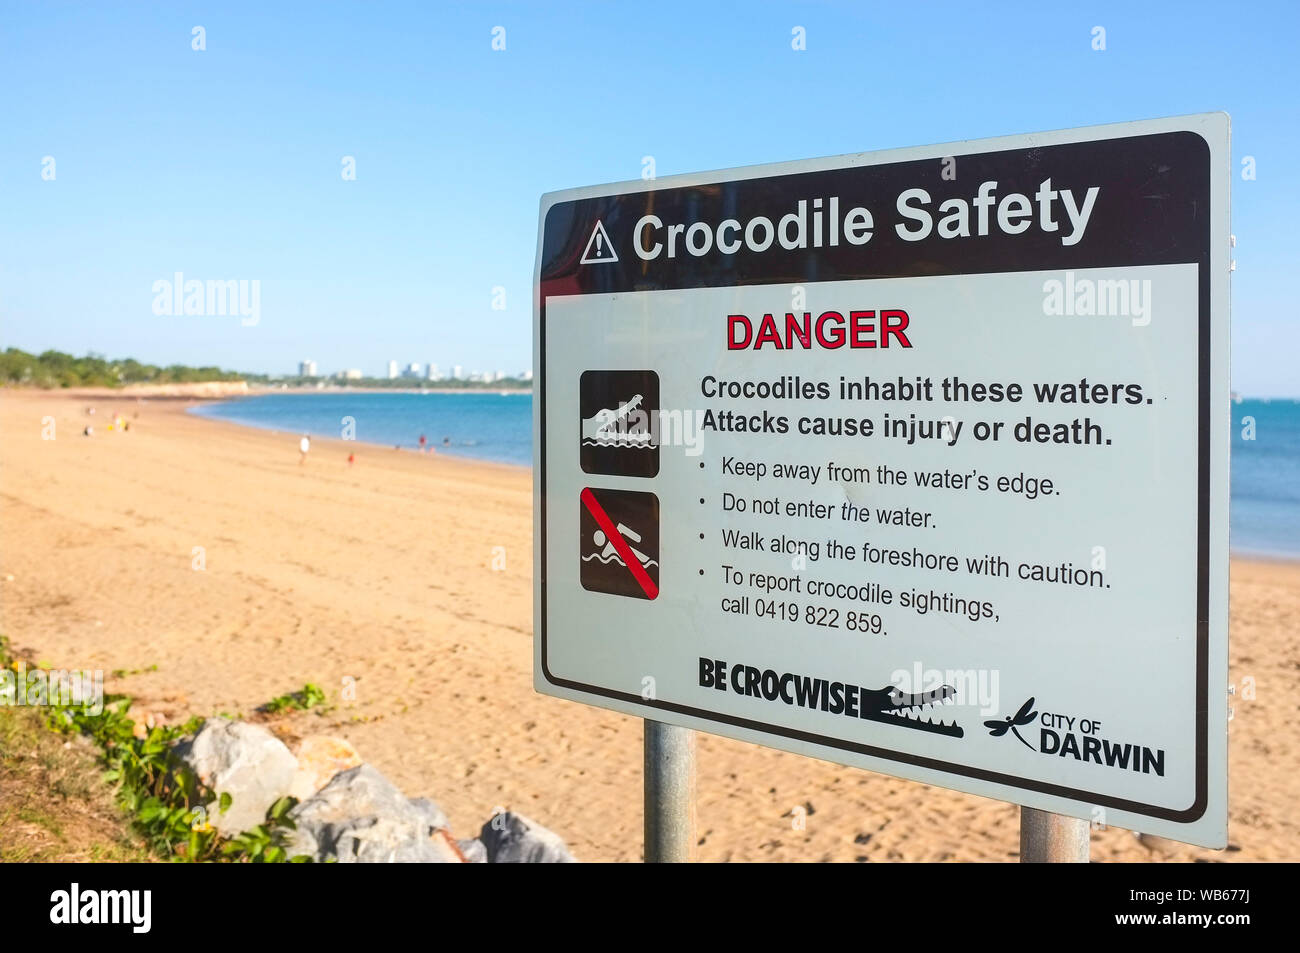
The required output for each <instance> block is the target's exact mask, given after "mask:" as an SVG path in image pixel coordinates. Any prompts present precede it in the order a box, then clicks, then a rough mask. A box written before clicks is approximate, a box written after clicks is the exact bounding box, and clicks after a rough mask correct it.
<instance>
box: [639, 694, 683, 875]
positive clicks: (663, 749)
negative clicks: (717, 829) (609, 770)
mask: <svg viewBox="0 0 1300 953" xmlns="http://www.w3.org/2000/svg"><path fill="white" fill-rule="evenodd" d="M695 840H696V838H695V732H694V731H692V730H691V729H689V728H679V727H677V726H676V725H665V724H664V723H663V722H660V721H651V720H650V719H649V718H647V719H645V862H646V863H647V864H688V863H691V862H693V861H694V860H695Z"/></svg>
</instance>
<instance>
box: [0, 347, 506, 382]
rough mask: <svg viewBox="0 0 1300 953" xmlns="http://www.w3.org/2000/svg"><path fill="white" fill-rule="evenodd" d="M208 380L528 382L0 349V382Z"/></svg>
mask: <svg viewBox="0 0 1300 953" xmlns="http://www.w3.org/2000/svg"><path fill="white" fill-rule="evenodd" d="M209 381H247V382H248V383H250V384H275V385H284V386H285V387H291V388H297V387H312V388H314V387H317V386H318V385H320V384H326V383H328V384H330V385H331V386H334V387H364V388H367V389H369V388H391V389H394V390H397V389H411V388H430V387H433V388H437V389H438V390H528V389H530V388H531V387H532V381H529V380H524V379H523V378H519V377H506V378H502V379H501V380H495V381H491V382H488V381H471V380H453V379H450V378H444V379H442V380H436V381H430V380H425V379H423V378H410V377H397V378H392V379H389V378H387V377H365V378H362V379H360V380H350V381H344V380H340V379H338V378H326V377H299V376H296V375H293V374H290V375H286V376H271V375H267V374H245V373H243V372H241V371H226V370H222V369H221V368H219V367H185V366H183V365H181V364H172V365H170V366H168V367H159V366H157V365H156V364H141V363H140V362H139V361H137V360H134V359H132V358H123V359H121V360H110V359H108V358H105V357H103V356H102V355H98V354H87V355H86V356H85V357H73V356H72V355H71V354H64V353H63V352H62V351H44V352H43V353H41V354H28V353H27V352H26V351H20V350H18V349H17V348H13V347H11V348H9V349H7V350H6V351H4V352H2V353H0V385H5V384H12V385H17V386H21V387H46V388H52V387H122V386H124V385H126V384H204V383H208V382H209Z"/></svg>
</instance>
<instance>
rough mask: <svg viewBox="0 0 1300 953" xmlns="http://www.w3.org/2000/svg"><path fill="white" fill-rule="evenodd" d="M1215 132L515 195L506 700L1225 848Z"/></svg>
mask: <svg viewBox="0 0 1300 953" xmlns="http://www.w3.org/2000/svg"><path fill="white" fill-rule="evenodd" d="M1229 161H1230V154H1229V151H1228V119H1227V117H1226V116H1225V115H1223V114H1211V115H1201V116H1192V117H1184V118H1178V119H1168V120H1158V121H1150V122H1136V123H1126V124H1121V125H1115V126H1105V127H1098V128H1091V129H1080V130H1069V131H1064V132H1055V133H1045V134H1039V135H1032V136H1015V137H1009V138H1004V139H990V140H984V141H978V142H965V143H958V144H953V145H947V146H935V147H925V148H916V149H902V150H897V151H890V152H880V153H866V154H862V155H854V156H846V157H841V158H834V159H818V160H811V161H806V162H793V163H785V164H780V165H773V166H761V167H755V168H747V169H737V170H730V171H726V172H718V173H709V174H703V175H687V176H675V177H672V178H666V179H659V180H653V181H638V182H633V183H626V184H623V185H616V186H601V187H595V188H584V189H575V190H571V191H565V192H556V193H552V194H549V195H547V196H545V197H544V198H543V200H542V207H541V224H540V229H539V232H540V234H539V247H538V258H537V289H536V299H535V308H536V312H535V325H534V339H535V342H534V348H535V373H536V385H535V386H536V396H535V434H534V443H535V451H534V452H535V475H536V479H535V485H536V553H535V559H536V585H537V593H536V610H535V625H534V634H535V639H534V641H535V646H536V664H535V682H536V687H537V689H538V691H541V692H545V693H548V694H552V695H557V696H560V697H562V698H568V699H572V700H575V701H582V702H587V703H589V704H595V705H601V706H604V707H607V708H611V709H614V710H616V711H621V712H627V713H630V714H634V715H640V716H643V717H646V718H651V719H655V720H658V721H663V722H668V723H672V724H677V725H683V726H686V727H690V728H696V729H700V730H703V731H711V732H715V733H717V734H721V735H726V736H729V737H732V738H739V739H742V740H746V741H752V742H755V743H758V744H764V745H769V746H772V747H776V748H781V749H783V750H787V751H793V752H797V753H800V754H806V755H811V756H814V757H818V758H825V759H829V760H832V761H837V762H841V763H844V764H849V765H855V766H858V767H862V768H867V769H870V770H873V771H880V772H884V773H887V774H892V775H896V776H898V777H903V778H910V779H913V780H917V781H924V782H927V783H931V784H936V785H941V786H943V787H949V788H955V789H957V790H961V791H968V792H972V793H975V794H983V795H986V796H989V797H995V798H1000V799H1004V800H1008V801H1013V802H1016V803H1019V804H1024V805H1028V806H1032V807H1036V808H1041V809H1045V810H1050V811H1055V812H1058V813H1063V814H1068V815H1072V816H1076V817H1083V818H1088V819H1090V820H1092V821H1094V822H1097V823H1099V824H1107V825H1116V826H1120V827H1128V828H1133V829H1136V830H1141V831H1146V832H1150V833H1157V834H1161V835H1164V836H1168V837H1173V838H1178V839H1180V840H1184V841H1188V842H1191V843H1196V844H1203V845H1206V846H1212V847H1214V846H1223V845H1224V844H1225V843H1226V839H1227V781H1226V732H1227V712H1226V697H1225V689H1226V686H1227V614H1228V602H1227V578H1228V546H1227V543H1228V446H1229V432H1228V427H1229V409H1228V408H1229V372H1228V368H1229V361H1228V346H1229V323H1228V322H1229V316H1228V270H1229V251H1228V245H1229V234H1228V233H1229V215H1228V212H1229V208H1228V170H1229Z"/></svg>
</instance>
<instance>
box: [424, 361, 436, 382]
mask: <svg viewBox="0 0 1300 953" xmlns="http://www.w3.org/2000/svg"><path fill="white" fill-rule="evenodd" d="M427 377H428V378H429V380H431V381H436V380H439V377H438V365H437V364H435V363H433V361H430V362H429V373H428V375H427Z"/></svg>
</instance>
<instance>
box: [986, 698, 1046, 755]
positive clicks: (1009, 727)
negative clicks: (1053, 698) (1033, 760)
mask: <svg viewBox="0 0 1300 953" xmlns="http://www.w3.org/2000/svg"><path fill="white" fill-rule="evenodd" d="M1037 717H1038V712H1036V711H1034V699H1033V698H1032V697H1031V698H1030V699H1029V701H1027V702H1025V703H1024V704H1023V705H1021V706H1020V710H1019V711H1018V712H1016V713H1015V714H1014V715H1007V717H1006V718H1005V719H1003V720H1002V721H998V720H997V719H996V718H994V719H992V720H991V721H986V722H984V727H985V728H987V729H988V730H989V734H991V735H992V736H993V737H994V738H1001V737H1002V736H1003V735H1005V734H1006V733H1007V732H1008V731H1010V732H1011V733H1012V734H1013V735H1015V736H1016V737H1017V738H1019V739H1020V743H1021V744H1022V745H1024V746H1025V747H1026V748H1028V749H1029V750H1030V751H1034V750H1036V749H1035V748H1034V746H1033V745H1031V744H1030V743H1029V742H1028V741H1026V740H1025V738H1024V735H1022V734H1021V733H1020V732H1019V731H1017V729H1018V728H1024V727H1025V726H1027V725H1032V724H1033V723H1034V719H1035V718H1037Z"/></svg>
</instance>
